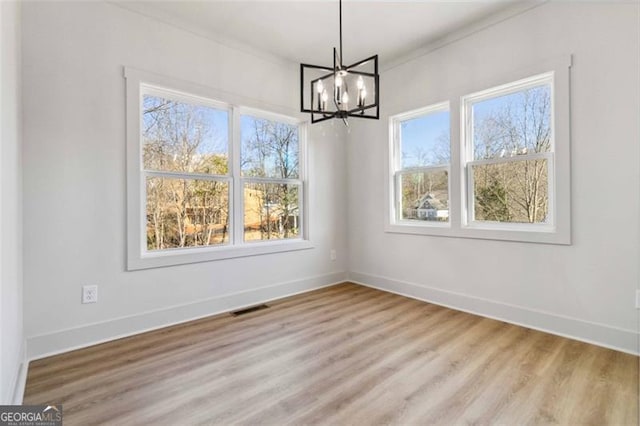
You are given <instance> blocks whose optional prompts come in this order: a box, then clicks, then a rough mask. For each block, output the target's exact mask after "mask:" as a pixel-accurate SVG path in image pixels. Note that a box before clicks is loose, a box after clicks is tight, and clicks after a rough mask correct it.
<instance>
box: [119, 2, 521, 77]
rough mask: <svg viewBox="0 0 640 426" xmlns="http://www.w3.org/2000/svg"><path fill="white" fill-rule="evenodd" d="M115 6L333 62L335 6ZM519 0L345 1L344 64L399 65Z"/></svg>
mask: <svg viewBox="0 0 640 426" xmlns="http://www.w3.org/2000/svg"><path fill="white" fill-rule="evenodd" d="M113 3H116V4H117V5H119V6H122V7H125V8H127V9H130V10H133V11H136V12H138V13H142V14H144V15H147V16H150V17H153V18H156V19H159V20H162V21H164V22H168V23H171V24H173V25H176V26H179V27H181V28H184V29H187V30H189V31H192V32H195V33H198V34H200V35H204V36H207V37H211V38H214V39H215V40H217V41H220V42H222V43H224V44H227V45H231V46H233V47H236V48H244V49H251V50H253V51H254V52H261V54H263V55H264V54H268V55H271V56H275V57H279V58H282V59H285V60H289V61H293V62H305V63H312V64H318V65H330V64H331V63H332V48H333V47H334V46H336V47H337V46H338V42H339V38H338V30H339V26H338V10H339V7H338V1H337V0H323V1H318V0H297V1H293V0H289V1H268V0H253V1H246V0H245V1H242V0H234V1H231V0H227V1H220V0H218V1H215V0H209V1H148V0H147V1H118V0H116V1H113ZM531 3H532V2H531V1H522V0H483V1H477V0H476V1H452V0H439V1H435V0H430V1H428V0H413V1H410V0H404V1H388V0H386V1H385V0H345V1H344V2H343V45H344V47H343V52H344V62H345V63H352V62H355V61H357V60H360V59H363V58H365V57H368V56H371V55H374V54H378V55H379V56H380V61H381V63H382V64H384V63H385V62H390V61H394V60H398V59H399V58H402V57H404V56H407V55H409V54H410V53H411V52H413V51H415V50H416V49H419V48H421V47H423V46H426V45H429V44H431V43H434V42H436V41H437V40H441V39H442V38H443V37H446V36H447V35H448V34H451V33H452V32H455V31H458V30H460V29H462V28H464V27H467V26H469V25H473V24H474V23H477V22H479V21H482V20H485V19H488V18H489V17H490V16H495V15H497V14H500V13H505V12H508V11H509V10H515V9H517V8H518V7H521V6H522V5H526V4H531Z"/></svg>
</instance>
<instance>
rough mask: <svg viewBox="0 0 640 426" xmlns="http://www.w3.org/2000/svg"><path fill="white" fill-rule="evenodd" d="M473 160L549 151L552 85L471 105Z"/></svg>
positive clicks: (532, 88)
mask: <svg viewBox="0 0 640 426" xmlns="http://www.w3.org/2000/svg"><path fill="white" fill-rule="evenodd" d="M471 108H472V115H473V149H474V158H475V159H476V160H483V159H489V158H503V157H513V156H516V155H522V154H531V153H535V152H548V151H550V150H551V85H550V84H545V85H542V86H536V87H531V88H529V89H526V90H522V91H520V92H516V93H512V94H509V95H504V96H498V97H494V98H491V99H487V100H484V101H480V102H476V103H474V104H473V105H472V107H471Z"/></svg>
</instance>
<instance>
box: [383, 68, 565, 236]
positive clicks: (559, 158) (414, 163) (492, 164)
mask: <svg viewBox="0 0 640 426" xmlns="http://www.w3.org/2000/svg"><path fill="white" fill-rule="evenodd" d="M570 64H571V58H570V57H567V58H563V59H561V60H559V61H555V62H554V63H553V64H552V65H543V64H541V65H540V66H538V67H534V68H535V70H536V71H538V72H531V74H529V75H526V73H525V72H524V71H518V72H514V73H511V74H512V75H513V76H518V77H520V78H517V79H515V78H514V79H513V80H509V79H505V80H506V83H504V81H503V83H504V84H500V85H494V86H490V88H488V89H485V90H482V91H476V92H472V93H464V92H459V93H458V94H457V96H452V97H451V98H450V99H449V101H447V102H444V103H440V104H437V105H434V106H430V107H426V108H423V109H420V110H416V111H412V112H408V113H400V114H397V115H394V116H392V117H391V118H390V134H391V138H390V151H389V152H390V154H389V160H390V173H389V181H388V182H389V185H388V188H389V200H390V204H389V209H388V212H389V214H388V216H387V223H386V230H387V231H388V232H400V233H413V234H426V235H438V236H451V237H467V238H486V239H498V240H512V241H527V242H540V243H554V244H570V242H571V239H570V156H569V154H570V137H569V69H570ZM547 67H548V68H547ZM545 68H546V69H545ZM540 71H543V72H540ZM523 74H524V75H523ZM509 81H510V82H509ZM446 110H448V111H451V113H450V114H447V123H446V124H447V126H450V129H452V130H451V132H450V133H449V132H447V131H444V130H443V128H444V126H443V124H442V123H439V122H438V120H435V117H436V116H437V114H438V113H440V114H442V113H443V111H446ZM449 117H451V118H450V120H449ZM417 123H420V124H421V126H417V125H416V124H417ZM419 127H420V131H417V129H418V128H419ZM457 129H460V131H459V132H458V131H457ZM453 130H456V131H453ZM434 133H440V134H441V136H440V137H439V140H440V143H437V142H435V141H436V140H438V139H434V136H433V134H434ZM449 135H451V137H449ZM449 142H450V144H449ZM409 147H410V148H409ZM416 147H417V148H416ZM446 148H449V149H450V151H447V150H446ZM445 152H446V154H447V156H446V157H445V156H444V155H443V153H445ZM449 152H451V154H452V155H448V154H449ZM445 158H446V160H445ZM437 173H440V174H441V178H440V179H438V178H437V176H438V175H437ZM444 173H446V174H447V178H446V179H444V178H443V177H442V174H444ZM445 182H446V184H447V185H448V187H445ZM445 188H446V189H447V190H445ZM445 194H446V195H445ZM443 223H444V224H446V226H443Z"/></svg>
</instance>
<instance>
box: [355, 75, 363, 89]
mask: <svg viewBox="0 0 640 426" xmlns="http://www.w3.org/2000/svg"><path fill="white" fill-rule="evenodd" d="M356 85H357V86H358V89H359V90H362V89H363V88H364V80H363V79H362V76H360V77H358V82H357V83H356Z"/></svg>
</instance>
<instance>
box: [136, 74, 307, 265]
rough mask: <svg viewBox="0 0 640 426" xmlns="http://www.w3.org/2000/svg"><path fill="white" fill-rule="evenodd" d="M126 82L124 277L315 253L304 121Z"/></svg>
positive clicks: (198, 90) (148, 79) (177, 88)
mask: <svg viewBox="0 0 640 426" xmlns="http://www.w3.org/2000/svg"><path fill="white" fill-rule="evenodd" d="M125 76H126V78H127V187H128V188H127V193H128V195H127V204H128V269H130V270H133V269H143V268H152V267H158V266H169V265H176V264H184V263H192V262H202V261H208V260H216V259H225V258H231V257H240V256H248V255H257V254H266V253H274V252H282V251H289V250H297V249H304V248H310V247H311V245H310V243H309V241H308V240H307V237H306V236H307V229H306V220H305V214H306V209H305V197H306V180H305V161H304V158H305V157H304V146H305V131H304V125H303V124H302V122H300V121H299V120H297V119H295V118H291V117H288V116H285V115H281V114H277V113H273V112H270V111H263V110H259V109H249V108H246V107H238V106H235V105H233V104H231V103H226V102H222V101H219V100H217V99H216V98H217V96H216V93H213V92H212V91H211V90H210V89H206V88H203V87H200V86H195V85H189V84H187V83H184V82H178V81H173V80H170V79H166V78H163V77H159V76H155V75H153V74H148V73H144V72H141V71H137V70H131V69H126V70H125Z"/></svg>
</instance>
